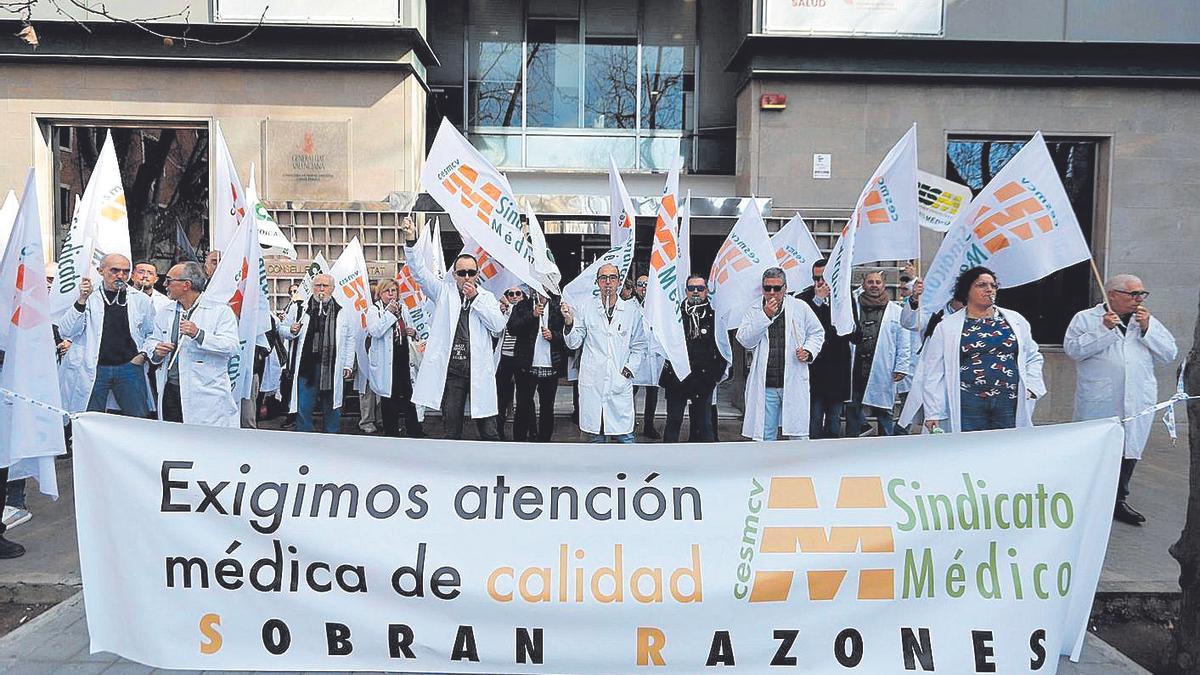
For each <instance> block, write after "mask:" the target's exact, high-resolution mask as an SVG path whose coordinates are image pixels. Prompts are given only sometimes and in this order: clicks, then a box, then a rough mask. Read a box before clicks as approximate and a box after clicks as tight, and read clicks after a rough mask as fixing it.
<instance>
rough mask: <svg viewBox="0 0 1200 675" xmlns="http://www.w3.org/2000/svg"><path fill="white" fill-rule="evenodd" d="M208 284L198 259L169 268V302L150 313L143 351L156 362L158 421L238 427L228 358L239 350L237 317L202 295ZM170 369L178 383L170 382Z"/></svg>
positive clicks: (236, 406)
mask: <svg viewBox="0 0 1200 675" xmlns="http://www.w3.org/2000/svg"><path fill="white" fill-rule="evenodd" d="M207 284H208V278H207V277H206V276H204V268H203V267H201V266H200V263H196V262H187V263H180V264H178V265H176V266H174V267H172V268H171V271H170V272H168V273H167V294H168V297H170V298H171V300H172V302H171V304H170V305H167V306H166V307H164V308H162V309H161V310H159V312H158V314H157V315H156V316H155V317H154V332H153V333H151V334H150V336H149V337H147V338H146V342H145V348H144V351H146V352H147V353H149V354H150V360H151V362H153V363H155V364H157V365H158V366H159V371H158V377H157V378H156V380H157V385H158V401H159V406H158V419H160V420H166V421H169V422H182V423H184V424H200V425H205V426H211V427H232V428H235V429H236V428H238V427H239V426H240V422H241V406H240V405H239V404H238V402H237V401H235V400H234V399H233V386H232V383H231V382H230V381H229V359H230V358H232V357H233V356H235V355H236V354H237V353H238V352H239V351H240V350H239V337H238V324H237V317H235V316H234V315H233V310H232V309H231V308H230V307H229V305H227V304H225V303H223V302H220V301H217V300H214V299H209V298H206V297H204V296H202V295H200V293H201V292H202V291H203V290H204V287H205V286H206V285H207ZM193 331H194V332H193ZM172 371H175V373H174V375H175V379H177V380H178V382H177V383H171V382H169V380H171V379H173V378H172ZM168 390H170V391H168Z"/></svg>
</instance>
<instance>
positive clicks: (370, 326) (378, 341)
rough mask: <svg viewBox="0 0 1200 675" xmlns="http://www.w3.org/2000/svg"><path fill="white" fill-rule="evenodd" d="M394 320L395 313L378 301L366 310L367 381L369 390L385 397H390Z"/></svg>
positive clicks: (393, 350) (394, 349)
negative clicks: (367, 342)
mask: <svg viewBox="0 0 1200 675" xmlns="http://www.w3.org/2000/svg"><path fill="white" fill-rule="evenodd" d="M396 320H397V319H396V315H395V314H392V313H391V312H389V311H387V310H386V309H384V308H383V305H382V304H380V303H378V302H376V303H375V304H373V305H371V308H370V309H368V310H367V335H369V336H370V337H371V348H370V351H369V352H368V353H367V367H366V371H367V382H368V384H369V385H370V386H371V391H373V392H375V394H376V395H378V396H384V397H386V398H391V397H392V358H393V355H394V352H395V351H396V343H395V340H393V339H392V327H393V326H395V325H396ZM359 367H360V368H361V367H362V364H359Z"/></svg>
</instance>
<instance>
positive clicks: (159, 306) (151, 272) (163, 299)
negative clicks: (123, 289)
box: [130, 260, 175, 317]
mask: <svg viewBox="0 0 1200 675" xmlns="http://www.w3.org/2000/svg"><path fill="white" fill-rule="evenodd" d="M130 283H131V285H132V286H133V287H134V288H136V289H137V290H139V291H141V292H143V293H145V294H146V297H148V298H150V303H151V304H153V305H154V315H155V316H156V317H157V316H158V313H159V312H161V311H162V310H163V309H165V308H167V307H172V306H174V305H175V301H174V300H172V299H171V298H169V297H167V296H166V295H165V294H163V293H159V292H158V289H156V288H155V287H154V285H155V284H156V283H158V268H157V267H155V266H154V263H152V262H150V261H149V260H139V261H137V262H136V263H134V264H133V278H132V279H131V280H130Z"/></svg>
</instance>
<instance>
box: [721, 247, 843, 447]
mask: <svg viewBox="0 0 1200 675" xmlns="http://www.w3.org/2000/svg"><path fill="white" fill-rule="evenodd" d="M737 340H738V342H740V343H741V344H742V346H743V347H745V348H746V349H748V350H750V351H752V352H753V353H754V354H753V361H752V362H751V364H750V375H749V376H748V377H747V378H746V407H745V410H746V414H745V417H744V418H743V420H742V435H743V436H745V437H747V438H753V439H754V440H756V441H773V440H775V439H777V438H778V437H779V427H780V424H781V423H782V426H783V433H784V434H785V435H787V436H790V437H792V438H808V433H809V425H808V414H809V403H808V366H809V364H810V363H812V362H813V359H814V358H816V356H817V354H819V353H820V352H821V345H822V344H824V342H825V330H824V329H823V328H822V327H821V322H820V320H818V319H817V315H816V314H813V311H812V310H811V309H809V308H808V305H806V304H804V303H803V302H801V301H799V300H797V299H796V298H793V297H791V296H789V295H788V294H787V276H786V275H785V273H784V271H783V270H781V269H780V268H778V267H772V268H769V269H767V270H766V271H764V272H763V275H762V303H761V304H760V305H759V306H757V307H751V308H750V309H749V310H747V311H746V315H745V316H744V317H743V318H742V323H741V325H740V326H739V327H738V330H737Z"/></svg>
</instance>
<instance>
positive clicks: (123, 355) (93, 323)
mask: <svg viewBox="0 0 1200 675" xmlns="http://www.w3.org/2000/svg"><path fill="white" fill-rule="evenodd" d="M97 269H98V271H99V272H100V278H101V284H100V292H99V293H93V292H92V281H91V279H84V280H83V281H81V282H80V283H79V300H78V301H76V302H75V307H74V309H73V310H68V311H67V312H66V313H65V314H64V315H63V318H62V322H61V323H60V324H59V332H60V333H61V334H62V336H63V337H64V338H66V339H68V340H72V341H75V342H78V341H80V340H83V342H82V343H81V344H84V345H85V346H86V348H87V352H86V355H85V358H84V359H83V361H82V363H81V364H80V365H81V366H82V372H81V373H80V374H79V378H78V380H77V381H78V382H79V383H80V386H82V387H84V389H85V390H86V391H89V392H90V395H89V397H88V406H87V409H88V410H90V411H99V412H104V411H105V408H106V407H107V403H108V399H109V395H110V394H111V395H112V397H113V398H114V399H115V400H116V403H117V405H118V406H119V407H120V408H121V413H122V414H125V415H129V416H130V417H146V416H148V415H149V414H150V410H151V408H152V407H153V402H152V400H151V398H150V384H149V382H148V381H147V379H146V360H147V359H146V354H145V353H143V352H142V351H141V347H142V343H143V342H144V341H145V340H146V338H147V337H149V335H150V334H151V333H152V332H153V331H154V306H153V303H151V302H150V298H149V297H147V296H146V294H145V293H138V292H137V291H130V290H129V286H128V284H129V273H130V271H131V270H130V265H129V258H126V257H125V256H123V255H121V254H119V253H110V254H108V255H106V256H104V259H103V260H101V261H100V265H99V266H98V268H97Z"/></svg>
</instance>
